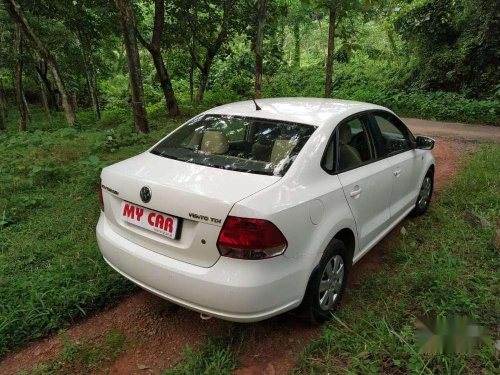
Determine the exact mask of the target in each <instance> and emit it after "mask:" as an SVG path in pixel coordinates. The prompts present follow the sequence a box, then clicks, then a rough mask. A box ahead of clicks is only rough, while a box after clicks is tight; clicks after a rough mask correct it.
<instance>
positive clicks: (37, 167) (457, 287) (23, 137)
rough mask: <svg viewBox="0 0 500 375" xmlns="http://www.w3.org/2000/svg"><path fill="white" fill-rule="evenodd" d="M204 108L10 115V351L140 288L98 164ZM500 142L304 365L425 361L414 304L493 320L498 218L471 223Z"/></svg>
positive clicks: (6, 252)
mask: <svg viewBox="0 0 500 375" xmlns="http://www.w3.org/2000/svg"><path fill="white" fill-rule="evenodd" d="M201 109H202V108H190V111H191V112H190V113H186V115H185V116H183V117H181V118H179V119H176V120H172V119H168V118H167V117H166V116H165V115H164V110H163V108H160V107H155V108H151V109H150V117H151V119H150V123H151V129H152V131H151V133H150V134H148V135H138V134H136V133H135V132H134V131H133V130H132V123H131V120H130V115H129V113H128V111H122V110H113V111H106V112H104V115H103V119H101V120H100V121H95V120H94V117H93V114H92V113H91V112H80V113H79V114H78V115H79V123H80V126H81V130H74V129H71V128H68V127H67V125H65V123H64V118H63V116H62V115H61V114H59V115H57V116H54V118H53V119H52V120H50V121H48V120H47V119H45V118H44V116H43V113H42V112H41V111H40V110H35V111H34V120H33V124H31V125H29V132H28V133H25V134H19V133H18V132H17V131H16V119H14V118H13V116H12V115H11V117H10V118H9V123H8V129H9V130H8V132H7V133H3V134H0V144H1V145H2V147H1V148H0V187H1V188H0V357H1V356H3V355H5V354H6V353H8V352H9V351H10V350H13V349H15V348H18V347H19V346H21V345H22V344H24V343H26V342H27V341H30V340H34V339H37V338H42V337H44V336H46V335H47V334H49V333H51V332H54V331H56V330H57V329H60V328H62V327H65V326H68V325H70V324H72V323H73V322H74V321H75V320H78V319H81V318H82V317H85V316H88V315H89V314H92V313H93V312H95V311H98V310H100V309H103V308H105V307H108V306H110V305H112V304H113V303H116V301H117V299H118V298H119V297H120V296H122V295H123V294H125V293H127V292H130V291H131V290H133V286H132V285H131V284H130V283H129V282H127V281H126V280H125V279H124V278H123V277H120V276H119V275H118V274H116V273H115V272H113V271H112V270H111V269H110V268H109V267H107V266H106V265H105V263H104V262H103V261H102V259H101V257H100V254H99V252H98V250H97V244H96V240H95V232H94V231H95V224H96V222H97V218H98V215H99V208H98V199H97V191H98V181H99V171H100V169H101V168H102V167H103V166H105V165H107V164H110V163H113V162H115V161H118V160H122V159H124V158H126V157H129V156H132V155H135V154H137V153H138V152H141V151H143V150H144V149H146V148H147V147H148V146H149V145H151V144H153V143H154V142H156V141H157V140H158V139H159V138H161V137H162V136H163V135H164V134H166V133H168V132H169V131H170V130H172V129H174V128H175V127H176V126H178V125H179V124H180V123H181V122H182V121H184V120H185V119H186V118H187V117H189V116H190V115H193V114H195V113H196V112H197V111H199V110H201ZM499 154H500V151H499V147H498V146H489V147H486V148H484V149H483V150H482V151H481V153H480V154H479V155H478V156H477V157H475V158H474V159H473V160H472V161H471V162H469V163H468V164H467V165H466V166H465V167H464V171H463V172H462V173H461V174H460V175H459V177H458V179H457V181H456V182H454V183H453V185H452V186H451V187H450V188H449V189H448V193H447V194H442V196H441V200H440V203H439V204H438V205H437V206H435V207H433V209H432V210H431V212H430V213H429V215H427V216H425V217H423V218H420V219H417V220H414V221H409V222H408V223H407V224H406V225H407V228H406V229H407V235H406V237H405V238H403V240H402V241H401V243H400V245H399V246H398V247H397V249H395V250H394V252H392V253H391V254H389V255H388V256H387V259H385V260H384V264H385V268H384V269H383V270H382V271H380V272H378V273H375V274H370V275H366V276H365V281H364V282H363V284H362V286H361V287H359V288H358V289H357V290H356V294H355V296H354V297H353V298H354V300H353V301H352V302H351V303H350V304H348V305H347V306H346V307H345V308H344V309H342V310H341V311H340V312H339V314H338V316H337V317H338V319H340V321H342V322H343V323H344V324H345V326H343V325H342V324H340V323H338V322H336V321H334V322H333V323H332V324H331V325H329V326H328V327H327V328H326V330H325V333H324V335H323V338H322V339H321V340H319V341H318V342H315V343H313V344H312V345H311V348H310V349H309V350H308V351H307V352H306V353H305V354H304V356H303V364H304V366H303V367H302V369H301V371H302V372H308V369H310V368H312V369H316V370H315V371H317V372H326V371H329V370H332V369H333V370H335V369H336V366H340V367H339V368H344V367H343V366H344V365H346V364H349V365H350V366H351V367H352V368H353V371H358V372H365V371H368V372H370V371H371V372H374V371H377V369H378V370H381V371H382V370H383V371H385V370H387V369H393V368H398V369H403V370H407V369H408V368H413V367H414V368H424V370H425V367H424V364H425V363H427V361H429V359H427V358H422V357H421V356H419V355H417V354H414V353H413V351H412V349H411V340H412V337H413V328H412V327H413V321H414V317H415V315H416V314H420V313H425V312H428V313H435V314H451V313H463V314H468V315H470V316H472V317H474V318H476V319H477V320H479V321H480V322H481V323H483V324H486V325H488V326H490V327H492V326H493V325H494V324H495V322H498V318H499V316H498V313H497V312H498V311H500V309H499V306H498V299H497V298H495V293H498V288H496V285H497V284H498V275H497V274H496V273H495V272H494V270H495V269H498V266H499V260H498V256H497V253H496V252H495V251H494V250H493V249H492V247H491V245H489V243H490V242H491V241H490V240H491V235H492V233H491V232H492V230H491V228H487V229H481V228H479V229H477V228H470V227H469V226H468V225H467V224H465V223H464V221H463V219H462V212H463V210H464V209H466V208H467V209H470V210H473V211H477V212H478V213H480V214H482V215H483V216H485V217H487V218H488V219H489V220H490V221H491V222H495V220H496V217H497V216H498V213H499V200H500V197H499V192H500V187H499V177H498V176H499V175H500V173H499V172H500V171H499V167H498V166H500V155H499ZM424 238H425V239H426V240H425V241H424ZM429 239H432V240H429ZM353 331H354V332H355V334H353V333H352V332H353ZM348 333H350V334H348ZM403 339H404V341H406V342H408V343H409V344H408V345H406V344H403V343H402V342H403V341H402V340H403ZM221 342H222V344H221ZM228 348H229V349H228ZM234 351H237V349H235V348H232V349H231V348H230V347H229V346H227V345H226V344H224V340H222V341H221V340H211V341H209V343H208V344H206V346H202V347H201V348H199V349H198V350H196V351H191V352H190V354H186V356H185V359H186V360H185V361H181V362H180V363H179V365H178V367H177V368H179V371H187V372H189V369H191V368H196V369H199V368H202V370H200V371H201V372H203V371H208V372H209V371H212V370H211V369H212V368H214V369H218V370H221V369H224V368H232V366H233V364H234V356H233V354H232V352H234ZM492 355H493V352H492V351H491V350H489V349H487V348H485V349H483V350H482V351H481V352H479V354H476V355H474V356H468V357H463V358H462V357H458V358H449V357H436V358H434V359H431V360H430V362H428V363H427V365H426V366H427V367H429V368H431V369H436V371H446V370H447V369H448V370H449V369H452V370H456V369H459V368H461V367H462V366H465V367H464V369H465V371H466V372H467V371H468V372H473V370H474V369H475V368H476V367H478V368H479V367H481V368H486V369H488V368H492ZM184 365H185V366H186V367H184ZM388 366H389V367H388ZM412 366H413V367H412ZM419 366H420V367H419ZM183 369H184V370H183ZM203 369H207V370H203ZM450 371H451V370H450Z"/></svg>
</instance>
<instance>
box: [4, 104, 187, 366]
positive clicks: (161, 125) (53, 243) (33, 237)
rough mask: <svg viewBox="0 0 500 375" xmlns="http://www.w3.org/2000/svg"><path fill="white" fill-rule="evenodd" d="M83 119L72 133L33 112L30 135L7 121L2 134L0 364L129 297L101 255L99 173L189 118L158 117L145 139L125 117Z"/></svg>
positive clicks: (117, 114)
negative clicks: (21, 348) (8, 356)
mask: <svg viewBox="0 0 500 375" xmlns="http://www.w3.org/2000/svg"><path fill="white" fill-rule="evenodd" d="M12 117H13V116H12ZM79 119H80V125H81V127H82V129H81V130H74V129H71V128H68V126H67V125H65V124H64V119H63V117H62V116H55V117H54V118H53V119H52V120H51V121H48V120H46V119H45V118H44V116H43V113H42V112H41V111H36V112H34V121H33V124H31V125H29V129H30V131H29V132H28V133H25V134H19V133H17V131H16V130H15V128H16V124H15V119H13V118H10V121H11V122H9V124H8V126H9V131H8V132H7V134H5V133H4V134H0V144H1V145H2V147H1V148H0V187H1V188H0V357H1V356H3V355H5V354H6V353H7V352H8V351H10V350H12V349H14V348H17V347H19V346H20V345H21V344H23V343H25V342H27V341H30V340H33V339H37V338H42V337H44V336H46V335H47V334H49V333H50V332H53V331H55V330H57V329H59V328H61V327H64V326H67V325H69V324H71V323H72V322H74V321H75V319H80V318H82V317H85V316H88V314H91V313H92V312H94V311H97V310H100V309H102V308H104V307H107V306H109V305H111V304H113V303H115V302H116V301H117V299H118V297H119V296H121V295H123V294H124V293H127V292H129V291H131V290H132V289H133V287H132V284H130V283H129V282H127V281H126V280H125V279H124V278H123V277H121V276H119V275H118V274H117V273H115V272H113V271H112V270H111V269H110V268H109V267H108V266H107V265H106V264H105V263H104V262H103V261H102V258H101V256H100V253H99V251H98V249H97V243H96V239H95V225H96V223H97V219H98V216H99V205H98V196H97V192H98V185H99V174H100V169H101V167H103V166H105V165H106V164H110V163H113V162H115V161H118V160H122V159H124V158H126V157H129V156H132V155H135V154H137V153H139V152H141V151H143V150H145V149H146V148H147V147H148V146H149V145H151V144H153V143H154V142H156V141H157V140H158V139H160V138H161V137H162V136H163V135H164V134H166V133H168V132H169V131H170V130H172V129H173V128H175V127H176V126H178V125H179V124H180V123H181V122H182V121H183V120H184V119H185V117H182V118H180V119H176V120H175V121H174V120H171V119H167V118H166V117H165V116H164V115H163V114H162V113H157V114H156V115H153V116H152V120H151V127H152V131H151V133H150V134H149V135H147V136H143V135H138V134H136V133H135V132H134V131H133V130H132V124H131V121H130V119H129V116H128V114H127V116H124V115H123V112H121V111H115V112H109V113H106V112H105V113H104V117H103V119H102V120H101V121H100V122H96V121H94V119H93V114H92V113H90V112H83V113H82V112H80V113H79ZM127 119H128V120H127ZM112 124H114V125H113V126H114V127H113V129H109V128H110V127H111V125H112ZM117 124H118V125H117ZM51 129H52V130H51ZM54 129H57V130H54Z"/></svg>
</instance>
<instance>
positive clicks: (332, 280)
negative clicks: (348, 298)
mask: <svg viewBox="0 0 500 375" xmlns="http://www.w3.org/2000/svg"><path fill="white" fill-rule="evenodd" d="M344 269H345V266H344V260H343V259H342V257H341V256H340V255H334V256H333V257H332V258H331V259H330V260H329V261H328V262H327V263H326V266H325V268H324V270H323V273H322V275H321V281H320V284H319V305H320V307H321V309H322V310H324V311H328V310H330V309H331V308H332V307H333V305H334V303H335V301H337V299H338V298H339V296H340V292H341V290H342V285H343V283H344Z"/></svg>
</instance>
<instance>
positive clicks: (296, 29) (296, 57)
mask: <svg viewBox="0 0 500 375" xmlns="http://www.w3.org/2000/svg"><path fill="white" fill-rule="evenodd" d="M293 39H294V49H293V65H295V66H297V67H300V25H299V23H298V22H295V24H294V25H293Z"/></svg>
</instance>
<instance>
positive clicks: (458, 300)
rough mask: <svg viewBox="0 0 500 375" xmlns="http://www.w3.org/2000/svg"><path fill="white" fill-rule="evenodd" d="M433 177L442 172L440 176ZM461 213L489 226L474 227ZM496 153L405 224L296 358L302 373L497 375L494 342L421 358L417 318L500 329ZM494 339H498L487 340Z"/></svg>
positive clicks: (490, 150) (495, 149) (488, 151)
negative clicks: (378, 265) (454, 319)
mask: <svg viewBox="0 0 500 375" xmlns="http://www.w3.org/2000/svg"><path fill="white" fill-rule="evenodd" d="M438 167H439V166H438ZM465 210H470V211H473V212H475V213H477V214H479V215H481V216H483V217H484V218H486V219H487V220H489V222H490V223H492V225H491V226H489V227H481V226H479V227H471V226H470V225H469V224H467V223H466V222H465V221H464V218H463V213H464V211H465ZM499 213H500V147H499V146H498V145H489V146H484V147H482V149H481V150H480V151H479V152H478V154H477V155H475V156H474V157H473V158H471V159H470V160H468V161H467V162H466V163H465V164H464V165H463V168H462V171H461V172H460V173H459V175H458V177H457V178H456V180H455V181H454V182H453V183H452V184H451V186H449V188H448V189H447V190H446V191H445V192H443V193H442V194H441V195H440V200H439V202H438V203H437V204H435V205H434V206H432V208H431V209H430V211H429V212H428V214H427V215H425V216H423V217H421V218H418V219H414V220H409V221H407V222H406V223H405V229H406V234H405V235H402V236H401V240H400V242H399V245H398V246H396V248H395V249H393V250H391V252H390V253H389V254H387V255H386V256H385V259H384V267H383V269H382V270H380V271H378V272H376V273H370V274H367V275H364V277H363V280H362V282H361V284H360V285H359V286H358V287H357V289H356V290H355V291H353V293H352V299H351V300H350V302H349V303H348V304H346V305H344V306H343V308H342V309H341V310H340V311H339V312H338V314H337V315H336V316H334V317H333V318H332V320H331V322H330V323H329V324H328V325H327V326H326V328H325V330H324V332H323V334H322V336H321V338H320V339H318V340H316V341H314V342H313V343H311V345H310V346H309V347H308V349H307V350H306V351H305V352H304V353H303V354H302V356H301V367H300V368H299V369H298V370H297V372H298V373H336V374H337V373H345V374H352V373H362V374H377V373H389V374H401V373H408V372H412V373H413V372H415V373H422V374H425V373H445V374H459V373H460V374H478V373H495V369H498V359H497V358H496V356H495V349H494V345H493V342H489V343H488V344H486V345H483V346H482V347H480V348H479V349H477V350H476V351H474V352H472V353H471V354H438V355H434V356H428V355H424V354H420V353H419V351H418V347H417V346H416V343H415V328H414V324H415V321H416V317H417V316H423V315H426V314H427V315H436V316H450V315H463V316H468V317H470V318H471V319H473V320H474V321H475V322H477V323H479V324H481V325H484V326H487V327H488V328H489V329H490V331H491V334H492V335H495V330H497V329H498V322H499V321H500V315H499V313H500V306H499V300H498V285H499V279H498V270H499V269H500V259H499V257H498V250H495V249H494V247H493V245H492V238H493V226H494V225H495V223H496V222H497V220H498V218H499ZM493 337H494V336H493Z"/></svg>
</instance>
